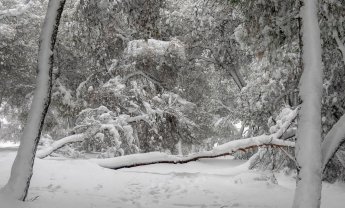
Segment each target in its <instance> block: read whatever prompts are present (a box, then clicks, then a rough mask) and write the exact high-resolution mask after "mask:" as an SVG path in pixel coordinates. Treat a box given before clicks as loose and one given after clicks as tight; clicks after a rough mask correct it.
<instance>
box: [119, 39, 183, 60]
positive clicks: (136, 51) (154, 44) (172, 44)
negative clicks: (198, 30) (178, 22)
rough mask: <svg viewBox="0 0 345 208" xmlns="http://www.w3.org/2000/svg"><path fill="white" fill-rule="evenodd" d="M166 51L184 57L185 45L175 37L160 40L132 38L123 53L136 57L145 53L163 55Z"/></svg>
mask: <svg viewBox="0 0 345 208" xmlns="http://www.w3.org/2000/svg"><path fill="white" fill-rule="evenodd" d="M167 52H172V53H175V54H177V55H178V57H179V58H181V59H185V57H186V55H185V47H184V45H183V44H182V43H181V42H180V41H179V40H177V39H173V40H171V41H162V40H155V39H148V40H147V41H146V40H132V41H130V42H129V43H128V45H127V48H126V49H125V53H126V54H127V55H128V56H130V57H137V56H140V55H145V54H152V55H156V56H164V55H165V54H166V53H167Z"/></svg>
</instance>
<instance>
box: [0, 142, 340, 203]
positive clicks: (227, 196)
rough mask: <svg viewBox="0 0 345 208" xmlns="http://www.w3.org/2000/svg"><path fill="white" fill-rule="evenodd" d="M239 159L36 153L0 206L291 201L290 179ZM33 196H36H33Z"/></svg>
mask: <svg viewBox="0 0 345 208" xmlns="http://www.w3.org/2000/svg"><path fill="white" fill-rule="evenodd" d="M14 157H15V152H14V150H13V149H9V148H8V147H7V148H0V167H1V169H0V187H2V186H3V185H4V184H5V183H6V181H7V179H8V177H9V173H10V168H11V164H12V162H13V159H14ZM242 163H243V162H242V161H236V160H231V159H229V158H220V159H208V160H201V161H198V162H191V163H188V164H183V165H172V164H157V165H151V166H145V167H136V168H131V169H122V170H117V171H114V170H110V169H104V168H101V167H99V166H98V165H96V164H95V163H94V162H92V161H90V160H69V159H63V158H55V159H54V158H47V159H44V160H40V159H37V160H36V163H35V169H34V176H33V180H32V183H31V188H30V193H29V196H28V199H29V200H30V199H31V200H32V199H35V200H33V201H31V202H26V203H17V205H16V206H15V205H14V204H12V203H11V205H9V204H6V202H5V201H7V200H5V199H3V198H1V196H0V207H1V208H12V207H25V208H27V207H30V208H61V207H63V208H96V207H97V208H116V207H118V208H127V207H134V208H136V207H138V208H140V207H149V208H155V207H157V208H170V207H171V208H182V207H192V208H193V207H205V208H213V207H214V208H228V207H255V208H259V207H279V208H283V207H291V204H292V199H293V192H294V187H295V180H294V179H293V177H292V176H285V175H284V174H276V177H277V179H278V184H274V183H272V182H271V179H270V177H268V176H269V175H270V174H269V173H265V172H257V171H248V170H245V169H243V168H241V166H240V165H241V164H242ZM36 197H38V198H36ZM344 204H345V185H344V184H333V185H331V184H327V183H324V186H323V196H322V207H325V208H326V207H327V208H337V207H339V208H340V207H344Z"/></svg>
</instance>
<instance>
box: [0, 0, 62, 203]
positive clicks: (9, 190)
mask: <svg viewBox="0 0 345 208" xmlns="http://www.w3.org/2000/svg"><path fill="white" fill-rule="evenodd" d="M64 4H65V0H50V1H49V3H48V9H47V14H46V17H45V20H44V24H43V28H42V32H41V35H40V43H39V53H38V76H37V86H36V89H35V93H34V98H33V100H32V104H31V108H30V111H29V115H28V118H27V123H26V125H25V128H24V132H23V135H22V137H21V140H20V146H19V149H18V152H17V156H16V158H15V160H14V162H13V165H12V170H11V175H10V179H9V181H8V182H7V184H6V185H5V187H4V188H3V189H2V190H1V191H2V192H3V193H4V194H6V195H8V196H10V197H12V198H16V199H18V200H22V201H24V200H25V198H26V196H27V193H28V189H29V186H30V180H31V177H32V174H33V165H34V160H35V154H36V149H37V145H38V142H39V139H40V136H41V131H42V127H43V124H44V119H45V116H46V114H47V111H48V107H49V104H50V100H51V89H52V71H53V50H54V46H55V41H56V36H57V32H58V26H59V23H60V17H61V14H62V11H63V7H64Z"/></svg>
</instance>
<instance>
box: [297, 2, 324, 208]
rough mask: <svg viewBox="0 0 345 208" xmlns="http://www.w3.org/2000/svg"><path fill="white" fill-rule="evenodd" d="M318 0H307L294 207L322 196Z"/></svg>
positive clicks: (316, 202) (308, 207) (307, 206)
mask: <svg viewBox="0 0 345 208" xmlns="http://www.w3.org/2000/svg"><path fill="white" fill-rule="evenodd" d="M317 12H318V1H317V0H304V6H303V7H302V8H301V14H302V21H303V25H302V26H303V28H302V31H303V66H304V72H303V74H302V77H301V83H300V96H301V99H302V101H303V103H302V105H301V111H300V120H299V122H298V130H297V141H296V148H295V152H296V159H297V163H298V169H297V171H298V177H297V187H296V191H295V198H294V203H293V207H295V208H317V207H320V199H321V187H322V186H321V97H322V84H323V83H322V76H323V72H322V57H321V38H320V28H319V23H318V17H317Z"/></svg>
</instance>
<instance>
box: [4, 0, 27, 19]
mask: <svg viewBox="0 0 345 208" xmlns="http://www.w3.org/2000/svg"><path fill="white" fill-rule="evenodd" d="M30 7H31V1H30V0H29V1H26V2H25V3H19V4H18V5H17V6H16V7H15V8H12V9H5V10H2V11H0V19H3V18H5V17H13V16H19V15H21V14H23V13H24V12H26V11H27V10H28V9H29V8H30Z"/></svg>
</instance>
